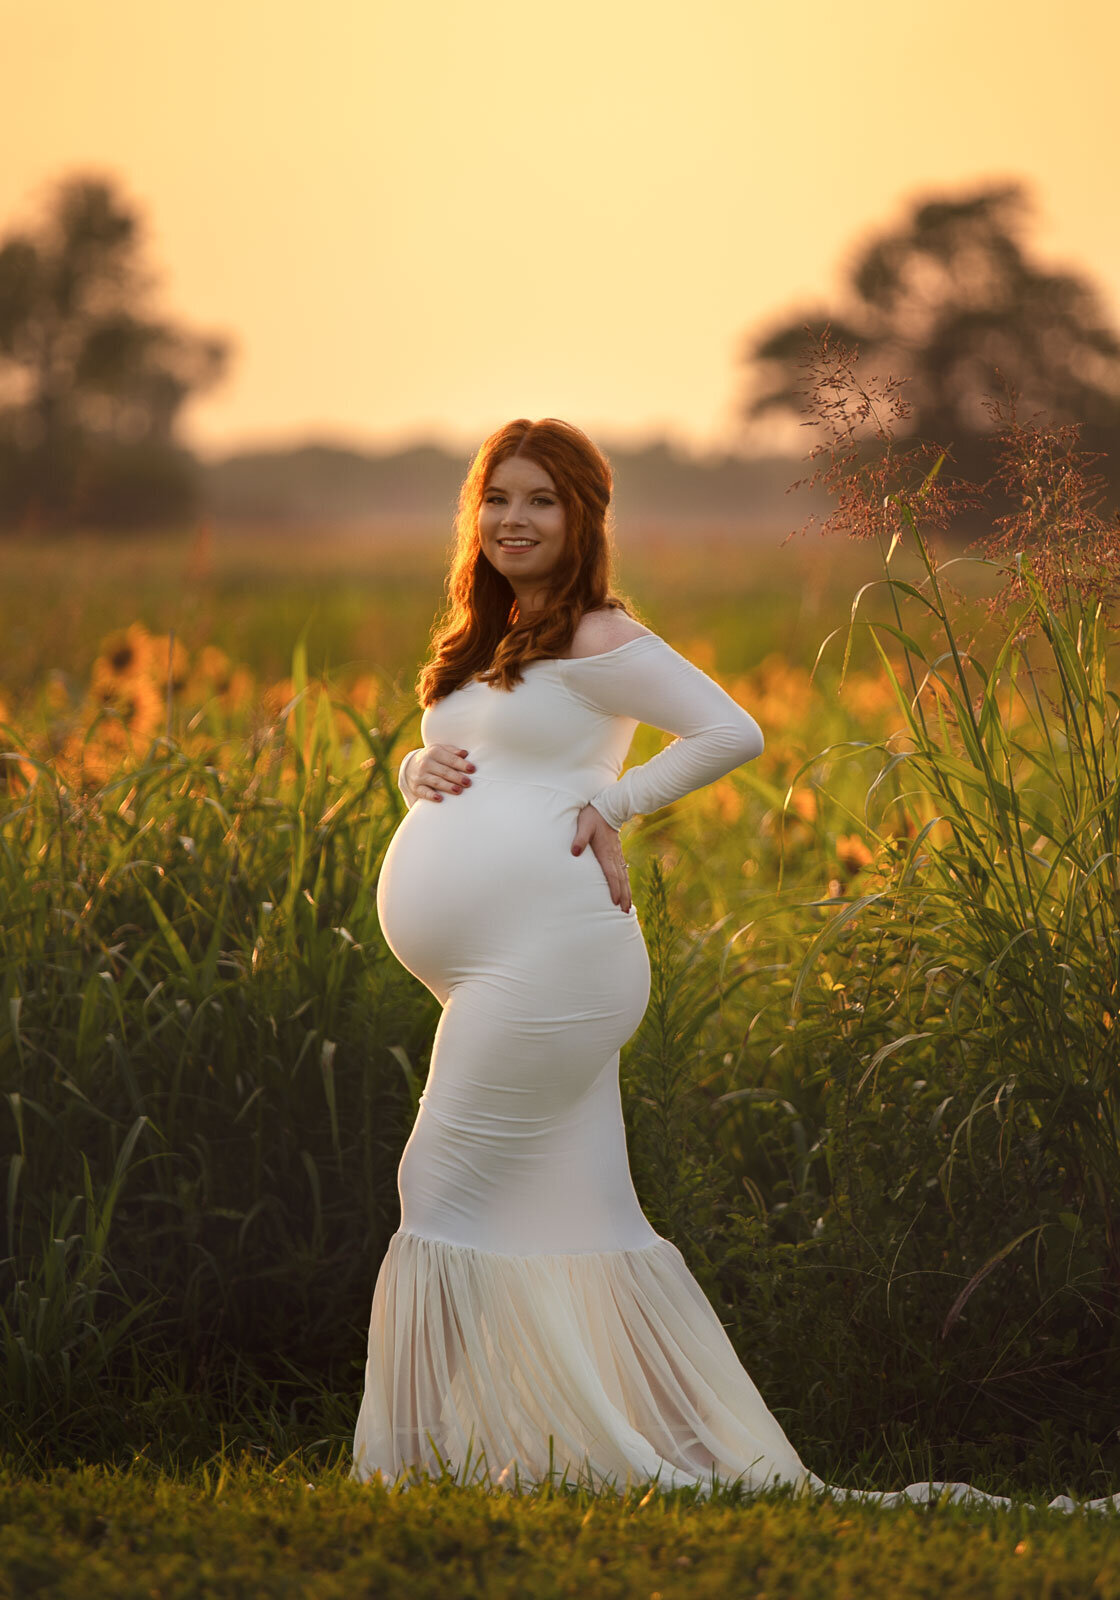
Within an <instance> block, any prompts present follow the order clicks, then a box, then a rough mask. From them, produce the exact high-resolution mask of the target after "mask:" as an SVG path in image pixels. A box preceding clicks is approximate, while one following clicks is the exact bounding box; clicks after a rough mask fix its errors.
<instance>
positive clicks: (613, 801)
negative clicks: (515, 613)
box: [561, 633, 765, 828]
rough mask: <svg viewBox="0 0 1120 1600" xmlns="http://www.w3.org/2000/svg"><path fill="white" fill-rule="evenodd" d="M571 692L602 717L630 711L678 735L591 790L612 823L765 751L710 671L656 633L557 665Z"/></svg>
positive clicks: (755, 729) (752, 724) (748, 719)
mask: <svg viewBox="0 0 1120 1600" xmlns="http://www.w3.org/2000/svg"><path fill="white" fill-rule="evenodd" d="M561 671H562V672H563V675H564V682H565V685H566V686H567V688H568V690H569V692H570V693H571V694H573V695H575V696H576V697H577V698H578V699H580V700H582V702H583V703H584V704H585V705H586V706H588V707H590V708H592V709H594V710H596V711H599V712H602V713H603V714H604V715H609V716H618V717H631V718H633V719H634V721H635V722H644V723H648V724H649V725H650V726H651V727H654V728H660V729H662V730H663V731H664V732H666V733H674V734H676V735H677V737H676V738H675V739H674V740H673V742H672V744H670V745H667V746H666V748H665V749H664V750H660V751H658V753H657V754H656V755H655V756H652V757H651V758H650V760H649V761H645V762H643V763H642V764H641V765H640V766H636V767H631V768H630V770H629V771H628V772H625V773H623V774H622V776H621V777H620V778H619V779H618V780H617V781H616V782H614V783H609V784H607V785H605V787H603V788H602V789H600V790H599V792H598V793H597V794H595V795H592V797H591V801H590V803H591V804H592V805H593V806H594V807H595V809H596V811H598V812H599V814H600V815H601V816H603V817H605V818H606V820H607V821H608V822H609V823H610V825H611V827H612V828H620V827H621V826H622V824H623V823H624V822H626V821H628V819H629V818H630V817H635V816H639V815H644V814H645V813H646V812H649V811H656V810H657V809H658V808H659V807H660V806H664V805H668V804H669V803H670V801H673V800H679V799H681V798H682V797H683V796H684V795H686V794H690V793H691V792H692V791H693V790H694V789H702V788H703V787H704V786H705V785H706V784H709V783H714V782H715V780H716V779H717V778H722V777H725V776H726V775H727V773H729V772H733V771H734V769H735V768H736V767H738V766H741V765H742V764H743V762H745V761H753V760H754V759H755V757H756V756H760V755H761V754H762V751H763V748H764V744H765V741H764V739H763V734H762V729H761V728H760V727H759V725H758V723H757V722H756V721H755V719H754V718H753V717H752V716H751V715H750V713H749V712H748V711H744V709H743V707H742V706H741V705H739V704H738V702H737V701H735V700H733V699H732V698H731V696H730V695H729V694H728V693H727V691H726V689H723V688H721V687H720V685H719V684H718V683H716V682H715V680H714V679H712V678H709V677H708V675H707V673H705V672H701V670H700V668H699V667H697V666H694V665H693V663H692V662H691V661H688V660H686V659H685V657H684V656H682V655H680V654H679V653H678V652H677V651H676V650H674V649H673V648H672V646H671V645H669V644H667V643H666V642H665V640H664V639H662V638H661V637H660V636H659V635H658V634H655V633H649V634H641V635H640V636H639V637H638V638H637V639H632V640H630V641H629V643H627V644H624V645H619V646H618V647H617V648H616V649H614V650H607V651H604V652H603V654H601V655H597V656H581V657H576V658H575V659H573V660H570V661H564V662H563V663H562V665H561Z"/></svg>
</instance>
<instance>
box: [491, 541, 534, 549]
mask: <svg viewBox="0 0 1120 1600" xmlns="http://www.w3.org/2000/svg"><path fill="white" fill-rule="evenodd" d="M498 543H499V544H500V545H501V547H502V549H503V550H532V549H533V548H534V547H535V546H536V544H537V543H538V541H537V540H536V539H499V540H498Z"/></svg>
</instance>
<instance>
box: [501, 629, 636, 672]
mask: <svg viewBox="0 0 1120 1600" xmlns="http://www.w3.org/2000/svg"><path fill="white" fill-rule="evenodd" d="M660 638H661V635H660V634H659V633H639V634H638V636H637V638H636V639H627V640H626V643H625V644H616V645H615V646H614V648H613V649H611V650H597V651H596V652H595V654H594V655H591V656H537V658H536V659H537V660H538V661H547V662H549V663H554V664H556V665H558V666H559V665H563V666H566V667H570V666H571V665H572V663H573V662H575V661H601V660H602V659H603V657H604V656H616V655H617V654H618V652H619V651H620V650H629V648H630V646H631V645H632V644H645V643H646V642H647V640H649V639H658V640H659V639H660ZM528 665H530V666H531V665H532V662H530V663H528Z"/></svg>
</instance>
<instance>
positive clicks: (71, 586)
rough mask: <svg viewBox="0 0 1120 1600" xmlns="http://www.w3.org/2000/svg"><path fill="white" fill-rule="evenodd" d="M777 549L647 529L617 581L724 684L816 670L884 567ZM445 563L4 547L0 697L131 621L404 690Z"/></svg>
mask: <svg viewBox="0 0 1120 1600" xmlns="http://www.w3.org/2000/svg"><path fill="white" fill-rule="evenodd" d="M783 537H784V534H782V533H778V532H775V534H774V535H773V537H772V538H771V539H764V538H733V537H713V536H711V535H709V536H707V537H700V536H695V535H689V534H687V533H684V532H678V533H675V534H673V533H669V532H666V531H665V530H661V531H659V532H656V533H650V534H648V535H647V536H645V537H642V538H633V539H631V540H630V541H629V542H628V543H627V545H626V546H625V548H623V549H622V550H621V551H620V552H619V553H618V558H617V561H616V583H617V586H618V587H619V588H620V589H621V591H622V592H623V593H624V594H626V595H627V596H628V597H629V598H630V599H631V600H633V601H634V602H635V604H636V605H637V606H638V607H639V609H640V610H641V611H642V613H643V618H644V620H645V621H646V623H647V625H648V626H650V627H653V628H655V629H656V630H657V631H658V632H661V633H663V634H664V635H665V637H666V638H668V639H669V640H670V641H671V642H672V643H673V644H675V645H676V646H677V647H678V648H680V647H683V646H684V645H686V644H687V645H693V644H694V645H695V646H696V648H697V650H698V653H699V655H705V654H707V656H708V659H710V660H712V661H713V662H716V663H718V664H719V666H720V667H721V668H722V669H724V670H726V671H729V672H743V671H746V670H747V668H748V667H750V666H752V665H753V664H754V663H755V662H757V661H758V660H760V659H761V658H762V657H763V656H764V655H766V654H767V653H768V652H770V651H780V652H782V653H783V654H784V655H785V656H786V657H787V658H788V659H789V660H791V661H796V662H805V663H807V664H811V663H812V660H813V657H814V656H815V654H816V650H817V646H818V644H819V642H820V639H821V638H822V637H823V636H824V633H825V632H827V631H828V630H829V629H830V628H832V627H834V626H837V625H838V624H840V623H841V622H843V620H844V618H845V615H846V611H847V605H848V601H849V598H850V595H851V593H852V592H853V591H854V589H855V587H856V586H857V585H858V584H859V583H860V582H863V581H865V580H867V579H869V578H874V577H875V576H877V575H878V567H879V563H878V555H877V552H876V551H875V550H874V549H873V548H869V547H868V546H866V545H860V544H855V543H852V542H850V541H842V540H837V539H821V537H820V536H819V534H817V533H816V532H815V531H814V532H811V533H809V534H806V535H804V536H802V535H799V536H798V537H797V538H796V539H793V540H790V542H789V543H788V544H785V545H784V546H783V545H782V543H781V540H782V538H783ZM449 550H450V539H449V537H447V536H444V535H443V534H442V533H440V532H439V531H438V530H434V529H429V530H427V531H424V530H419V529H416V530H413V531H411V532H409V533H407V534H403V535H402V534H399V533H396V534H395V533H393V532H392V531H391V530H387V529H386V530H376V531H374V532H372V533H371V534H370V535H368V536H363V535H360V534H356V533H351V532H345V533H335V534H331V533H330V531H329V530H328V531H323V530H321V529H308V531H307V532H306V534H305V535H302V536H301V535H298V534H290V533H286V534H285V535H284V536H283V537H282V538H280V539H277V538H276V537H275V536H273V535H271V534H269V533H268V532H261V533H259V534H251V533H245V532H236V533H235V532H230V533H225V532H223V531H222V530H221V529H220V528H219V529H209V528H207V527H206V526H205V525H203V526H202V527H200V528H198V529H195V530H192V531H189V532H187V533H184V534H182V535H178V536H171V535H160V536H137V537H131V538H121V537H92V536H89V537H87V536H77V537H74V538H71V539H66V540H63V541H60V542H58V543H57V544H54V545H35V544H31V543H27V542H20V541H16V542H9V543H7V544H5V545H4V546H3V548H2V549H0V561H2V565H3V575H4V581H3V583H2V584H0V639H2V641H3V643H2V646H0V692H4V693H6V695H7V696H8V698H9V700H11V699H12V698H13V697H14V698H21V697H23V696H24V695H25V694H26V693H28V692H29V691H30V690H31V689H32V687H33V686H35V685H41V684H42V683H43V681H44V680H45V679H46V678H47V677H48V675H49V674H50V673H51V672H55V671H58V672H61V673H63V674H64V675H65V677H66V679H67V680H68V682H69V683H70V685H71V686H72V687H73V688H75V689H76V688H77V686H78V685H80V684H81V683H83V682H84V681H85V680H86V678H87V677H88V674H89V670H90V667H91V665H92V663H93V660H94V658H95V656H96V655H97V653H98V650H99V648H100V644H101V641H102V639H103V638H104V637H105V636H106V635H107V634H109V633H110V632H111V631H113V630H114V629H117V628H122V627H125V626H127V625H128V624H129V623H131V622H134V621H141V622H143V623H144V624H145V626H146V627H147V628H148V629H149V630H150V631H152V632H153V633H157V634H167V633H168V632H169V631H170V630H171V629H174V630H175V633H176V636H177V637H178V638H179V639H180V640H181V641H182V643H183V644H184V645H185V646H186V647H187V649H188V650H191V651H194V650H197V649H198V648H200V647H201V646H202V645H204V644H210V645H215V646H217V647H218V648H220V649H222V650H224V651H225V652H226V653H227V654H228V655H229V656H230V657H231V659H232V660H233V661H235V662H239V663H243V664H245V665H246V666H248V667H249V668H250V669H251V670H252V671H253V672H254V673H255V674H257V675H258V677H259V678H260V679H262V680H264V679H270V680H274V679H279V678H281V677H283V676H285V675H286V674H287V672H288V671H289V668H290V665H291V655H292V648H293V646H294V644H295V640H296V637H297V636H298V634H299V632H300V630H301V628H303V627H304V626H305V624H306V625H308V634H307V648H308V664H309V668H310V670H311V672H312V673H313V674H318V673H319V672H320V671H322V670H324V669H325V670H329V671H330V672H331V673H332V675H338V674H342V675H343V676H345V675H347V674H350V673H354V672H358V671H365V672H368V671H370V670H371V669H373V668H375V667H379V668H382V669H384V670H385V671H387V672H388V673H390V674H396V673H398V672H401V673H403V674H404V680H403V681H404V683H405V684H406V685H408V686H410V685H411V683H412V680H413V677H414V675H415V671H416V670H417V669H418V667H419V665H420V662H421V660H422V659H423V656H424V654H425V651H426V647H427V641H428V638H429V634H430V630H431V628H432V625H433V623H434V622H435V620H436V618H437V616H438V614H439V611H440V608H441V597H442V589H443V582H444V576H445V573H446V567H447V556H448V552H449ZM902 565H903V567H904V569H905V570H906V571H907V572H909V573H910V574H914V575H916V574H917V572H918V571H919V570H920V569H919V567H918V564H917V563H916V562H913V561H912V562H905V561H903V563H902ZM967 581H968V582H969V583H970V584H973V585H975V584H976V583H977V581H978V580H977V579H976V577H975V575H968V577H967ZM858 648H859V649H860V653H861V658H862V659H871V657H870V652H867V651H866V647H865V646H863V645H860V646H859V647H858Z"/></svg>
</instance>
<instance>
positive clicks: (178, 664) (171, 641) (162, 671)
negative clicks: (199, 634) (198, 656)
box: [148, 633, 191, 694]
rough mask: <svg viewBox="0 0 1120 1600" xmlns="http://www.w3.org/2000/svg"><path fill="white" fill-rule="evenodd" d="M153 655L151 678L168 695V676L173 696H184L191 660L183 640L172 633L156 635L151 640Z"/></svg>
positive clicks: (150, 669)
mask: <svg viewBox="0 0 1120 1600" xmlns="http://www.w3.org/2000/svg"><path fill="white" fill-rule="evenodd" d="M151 646H152V653H151V661H150V663H149V666H148V674H149V676H150V677H151V678H152V679H153V680H154V681H155V682H156V683H158V684H159V685H160V687H161V688H162V689H163V690H164V692H165V693H166V691H167V679H168V675H170V677H171V692H172V694H182V692H183V690H184V688H185V687H186V683H187V677H188V674H189V672H190V665H191V658H190V656H189V655H188V654H187V648H186V646H185V645H184V644H183V642H182V640H181V639H176V638H175V635H174V634H171V633H155V634H153V635H152V639H151Z"/></svg>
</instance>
